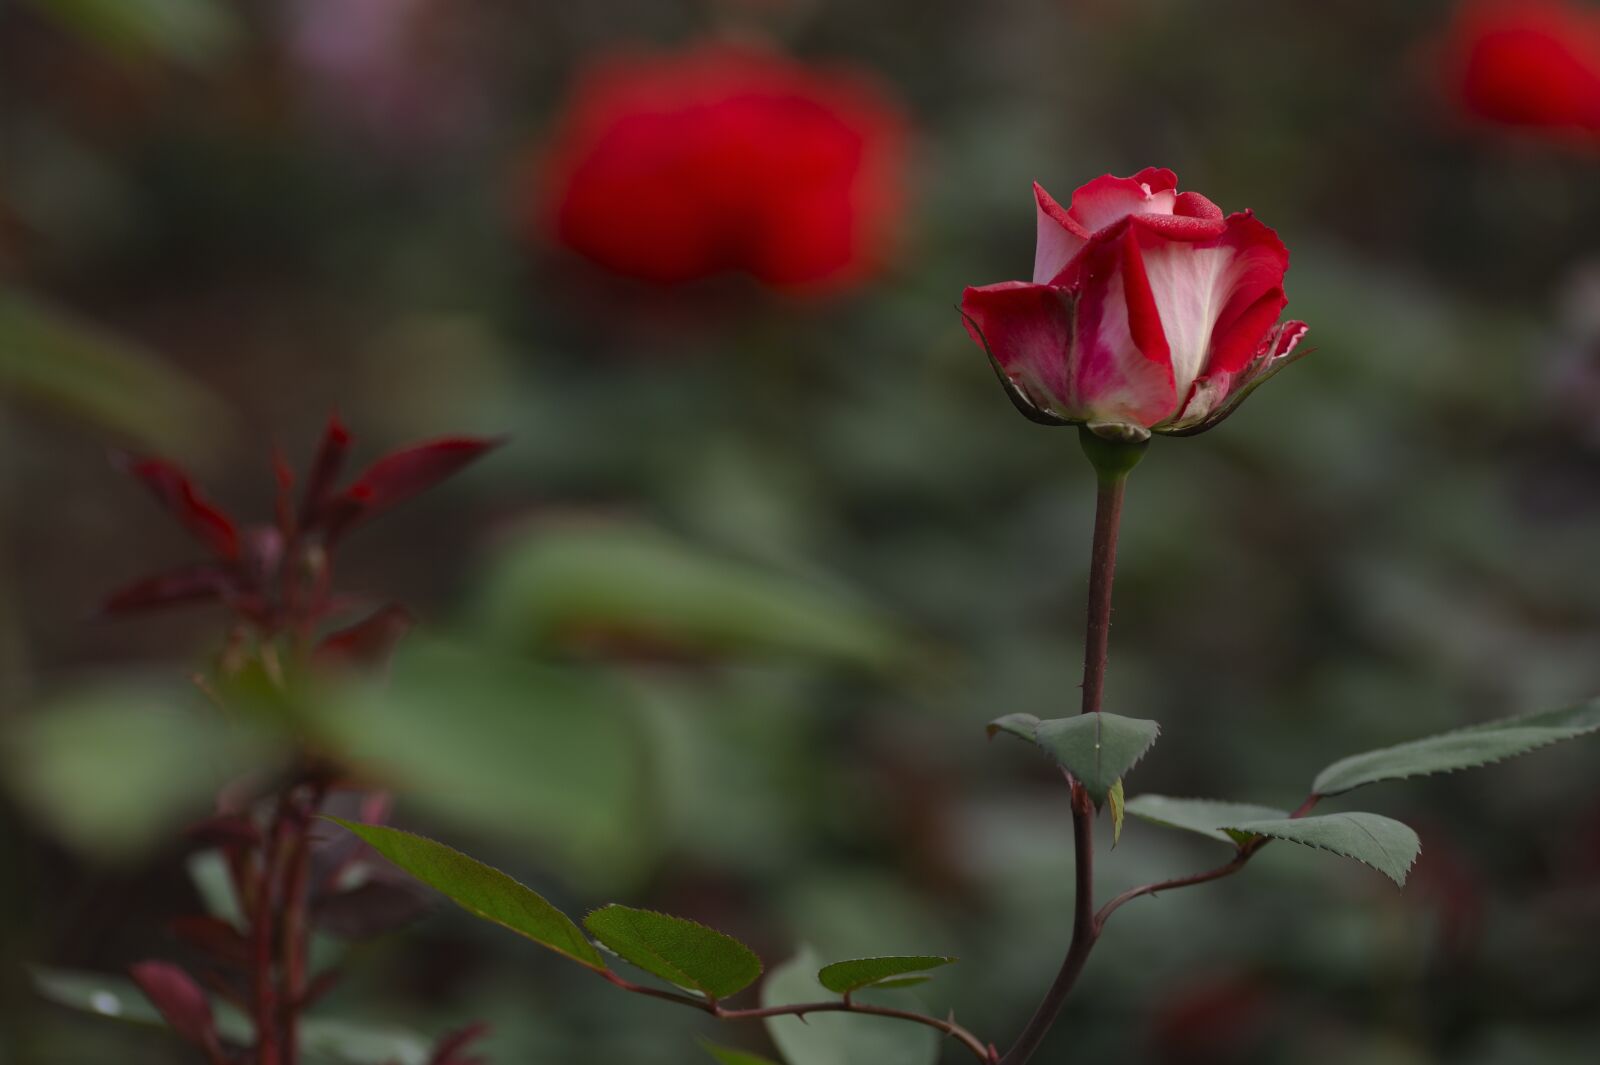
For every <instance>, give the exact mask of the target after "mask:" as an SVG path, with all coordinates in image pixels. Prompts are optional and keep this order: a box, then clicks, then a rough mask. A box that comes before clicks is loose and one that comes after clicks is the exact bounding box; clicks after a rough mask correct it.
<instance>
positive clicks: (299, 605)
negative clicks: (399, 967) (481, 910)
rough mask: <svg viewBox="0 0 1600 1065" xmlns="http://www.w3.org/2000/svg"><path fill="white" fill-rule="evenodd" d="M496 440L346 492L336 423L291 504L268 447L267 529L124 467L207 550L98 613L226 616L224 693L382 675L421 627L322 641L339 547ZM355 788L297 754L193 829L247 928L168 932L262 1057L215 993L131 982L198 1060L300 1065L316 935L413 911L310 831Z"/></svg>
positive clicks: (398, 457)
mask: <svg viewBox="0 0 1600 1065" xmlns="http://www.w3.org/2000/svg"><path fill="white" fill-rule="evenodd" d="M499 443H500V441H498V440H493V439H484V438H479V437H445V438H442V439H438V440H433V441H429V442H426V443H422V444H417V445H414V446H412V447H408V448H404V449H401V450H398V451H394V452H391V453H390V454H388V455H385V456H383V457H381V458H379V459H378V460H377V461H376V462H374V463H373V464H372V465H371V466H369V467H368V468H367V469H366V470H365V471H364V472H362V473H360V474H359V475H358V476H357V477H355V479H354V480H352V481H351V482H350V483H349V484H348V485H347V486H346V487H343V488H340V487H339V481H340V476H341V474H342V473H343V470H344V466H345V463H346V459H347V458H348V455H349V450H350V444H351V437H350V433H349V431H348V430H347V429H346V428H345V426H344V425H343V423H342V422H341V421H340V420H339V418H338V416H337V415H335V416H333V417H331V418H330V419H329V421H328V425H327V428H326V429H325V430H324V432H323V436H322V441H321V443H320V445H319V446H318V448H317V452H316V455H315V457H314V458H313V460H312V463H311V466H310V470H309V472H308V474H307V477H306V480H305V485H304V488H303V490H302V491H301V492H300V494H299V496H298V498H297V497H296V484H295V481H296V479H295V475H294V471H293V469H292V468H291V467H290V465H289V463H288V461H287V460H286V459H285V458H284V456H283V454H282V452H281V451H275V452H274V454H273V461H272V469H273V476H274V481H275V485H276V493H275V499H274V516H273V521H272V522H271V523H268V524H258V525H241V524H240V523H239V522H237V521H236V520H235V519H234V518H233V517H232V516H231V515H229V514H228V513H227V512H226V511H224V510H223V509H222V508H220V507H219V506H217V505H216V504H215V503H213V502H211V501H210V500H209V499H207V498H206V497H205V496H204V495H203V494H202V493H201V491H200V490H199V488H198V487H196V485H195V483H194V481H193V479H192V478H191V477H190V476H189V475H188V474H187V473H186V472H185V471H184V470H183V469H181V468H180V467H179V466H177V465H175V464H174V463H171V462H168V461H166V460H164V459H158V458H122V459H121V460H120V464H121V465H122V467H123V468H124V469H125V470H126V471H127V472H128V473H129V474H131V475H132V476H133V477H135V478H137V479H138V480H139V481H141V482H142V483H143V484H144V485H145V486H146V487H147V488H148V489H149V490H150V491H151V493H152V494H153V495H154V496H155V497H156V499H157V500H158V501H159V502H160V503H161V504H162V506H163V507H165V508H166V509H167V510H168V511H169V512H170V513H172V515H173V516H174V517H175V518H177V519H178V521H179V523H180V524H181V525H182V526H183V527H184V528H185V529H186V530H187V531H188V532H189V533H190V534H191V535H192V536H194V537H195V539H196V540H198V541H199V542H200V543H201V544H202V545H203V546H204V547H205V548H206V549H207V552H208V557H207V558H206V559H204V560H202V561H199V562H192V563H189V564H186V565H184V566H181V567H178V568H175V569H170V570H166V571H164V572H161V573H156V574H152V575H149V576H146V577H143V578H141V579H139V580H137V581H134V582H132V583H130V584H128V585H126V586H124V587H123V588H121V589H119V590H118V591H116V592H114V593H113V594H112V595H111V596H109V597H108V598H107V599H106V600H105V602H104V604H103V606H102V612H103V613H105V614H107V615H112V616H121V615H127V614H133V613H138V612H142V611H146V610H154V609H159V608H164V607H169V606H178V605H184V604H193V603H216V604H221V605H223V606H226V607H227V608H228V609H229V610H231V611H232V612H233V614H234V616H235V623H234V625H233V632H234V635H233V637H232V638H231V639H230V643H229V646H228V648H227V649H226V650H225V651H224V653H223V655H222V656H221V659H220V672H221V673H222V675H223V679H224V680H226V679H227V678H228V677H229V676H231V675H233V674H237V673H238V672H240V671H242V670H244V669H246V668H248V667H249V666H250V665H251V664H252V663H254V664H256V665H258V666H259V667H261V672H263V673H264V674H265V675H266V677H267V678H268V679H269V681H271V682H273V683H276V684H279V685H281V684H283V683H285V681H286V674H289V673H292V672H294V671H298V670H299V669H301V668H304V667H308V666H316V667H319V668H327V667H338V668H351V669H358V670H373V669H377V668H380V667H382V665H383V664H384V663H385V662H387V660H388V658H389V657H390V655H391V653H392V652H393V650H394V648H395V646H396V645H397V644H398V642H399V641H400V639H401V638H402V637H403V636H404V635H405V633H406V632H407V631H408V630H409V629H410V627H411V625H412V623H413V620H414V619H413V616H412V614H411V612H410V611H409V610H407V609H406V608H405V607H403V606H400V605H398V604H395V603H390V604H387V605H384V606H381V607H379V608H378V609H377V610H375V611H373V612H372V613H370V614H369V615H367V616H366V617H364V618H361V619H359V620H357V621H355V622H354V623H352V624H350V625H348V626H346V627H344V628H339V629H336V630H334V631H332V632H328V633H324V634H321V636H320V638H318V634H319V630H320V629H322V627H323V626H324V625H325V624H326V623H327V622H328V621H330V620H331V619H332V618H333V617H334V616H335V615H336V614H337V613H339V612H341V611H342V610H343V609H344V606H345V604H346V603H347V602H349V600H347V599H345V598H343V597H341V596H339V595H338V594H337V593H335V592H334V590H333V559H334V553H335V550H336V549H337V547H338V546H339V545H340V544H341V543H342V542H343V541H344V539H345V538H346V537H347V536H348V535H349V534H350V532H351V531H352V530H354V529H355V528H357V527H358V526H359V525H361V524H362V523H363V522H365V521H367V520H369V519H370V518H372V517H374V516H376V515H377V514H379V513H381V512H383V511H385V510H388V509H390V508H392V507H395V506H397V505H399V504H401V503H404V502H405V501H407V500H409V499H411V498H412V497H413V496H416V495H418V494H420V493H422V492H424V491H426V490H428V489H429V488H432V487H434V486H435V485H437V484H438V483H440V482H441V481H443V480H445V479H446V478H448V477H450V476H451V475H453V474H455V473H457V472H458V471H460V470H461V469H463V468H464V467H465V466H467V465H468V464H470V463H471V462H473V461H474V460H476V459H478V458H479V457H481V456H482V455H483V454H484V453H486V452H487V451H489V450H491V449H493V448H494V447H496V446H498V444H499ZM250 637H253V639H250ZM197 682H198V683H200V684H201V685H202V686H203V687H204V688H205V689H206V691H207V692H208V694H210V695H211V696H212V697H213V698H214V699H217V700H219V701H223V702H225V701H226V699H225V696H224V695H220V694H219V692H226V691H227V690H228V688H227V685H226V684H223V685H214V684H212V683H211V682H210V680H209V679H207V678H203V677H202V678H197ZM344 788H346V785H345V784H344V783H343V782H342V780H341V776H340V774H339V772H338V770H337V768H336V767H333V766H330V765H328V764H327V762H326V761H325V760H324V759H322V758H320V757H316V756H313V755H311V754H309V753H302V754H301V755H300V756H298V757H297V760H296V764H295V765H294V766H292V767H290V769H289V771H288V772H286V773H281V774H279V775H278V776H277V777H276V778H273V779H269V780H267V781H266V782H263V781H261V780H249V781H241V782H237V783H236V784H234V785H232V786H230V787H229V788H228V789H226V790H225V791H224V793H223V794H222V795H220V796H219V797H218V802H217V812H216V814H215V815H213V816H212V817H209V818H207V819H206V820H204V821H202V822H200V823H198V824H195V825H192V826H191V827H190V829H189V831H188V838H189V839H190V840H191V841H193V842H194V843H196V844H197V845H200V846H203V847H208V848H214V849H215V850H216V851H217V852H218V853H219V854H221V856H222V858H223V860H224V862H225V864H226V867H227V869H228V873H229V877H230V885H231V887H232V889H233V893H234V895H235V898H236V900H237V902H238V905H239V910H240V912H241V913H242V914H243V927H235V926H234V925H233V924H231V923H229V922H227V921H225V920H222V919H220V918H217V917H213V916H201V915H197V916H187V917H180V918H178V919H177V920H175V921H174V922H173V923H172V925H171V931H172V933H173V934H174V936H175V937H177V938H178V939H180V940H182V941H183V942H185V943H186V944H187V945H188V946H190V947H191V948H193V949H195V950H196V951H197V952H198V953H199V954H200V955H202V956H203V957H204V958H205V959H206V963H207V965H208V966H209V967H208V968H207V969H205V970H204V971H203V972H202V976H203V978H204V980H203V982H204V983H205V985H206V986H207V987H209V988H210V989H211V991H212V992H214V993H216V994H217V995H219V996H221V997H223V998H225V999H227V1000H229V1001H231V1002H233V1003H234V1004H236V1005H237V1006H239V1008H240V1009H242V1010H243V1011H244V1012H246V1013H247V1014H248V1015H249V1016H250V1017H251V1019H252V1021H253V1022H254V1026H255V1040H254V1044H253V1045H252V1046H250V1047H247V1048H230V1047H226V1046H224V1045H223V1043H222V1041H221V1039H220V1037H219V1035H218V1033H217V1029H216V1024H215V1019H214V1017H213V1014H212V1011H211V1004H210V999H209V997H208V996H207V994H206V991H205V990H203V989H202V987H201V982H198V981H196V980H195V979H194V978H193V977H191V976H190V975H189V974H188V973H186V972H185V971H184V970H183V969H181V968H180V967H178V966H176V965H173V964H170V963H168V962H161V961H146V962H140V963H139V964H137V965H135V966H133V968H132V970H131V972H132V975H133V978H134V980H135V982H137V983H138V985H139V987H140V989H141V990H142V991H143V992H144V994H145V995H146V997H147V998H149V999H150V1001H151V1003H152V1004H153V1005H155V1007H156V1008H157V1010H158V1011H160V1013H161V1014H162V1016H163V1018H165V1019H166V1021H167V1023H168V1025H169V1026H170V1027H171V1028H172V1029H173V1030H174V1031H175V1032H176V1033H177V1034H178V1035H179V1036H181V1037H182V1038H184V1039H185V1040H187V1041H188V1042H190V1043H192V1044H194V1045H195V1046H196V1047H198V1048H199V1049H201V1050H202V1051H203V1052H204V1054H205V1056H206V1061H207V1062H208V1065H298V1063H299V1028H300V1017H301V1014H302V1013H304V1012H305V1010H306V1009H307V1008H308V1007H310V1006H311V1005H312V1004H313V1003H315V1002H316V1001H317V1000H318V999H319V998H321V997H322V996H323V995H324V994H326V993H327V991H328V990H329V989H331V988H332V987H333V986H334V984H335V983H336V982H337V980H338V978H339V973H338V972H337V970H332V969H330V970H326V971H323V972H320V973H313V972H311V969H310V962H309V954H308V949H307V948H308V946H309V941H310V935H311V931H312V928H313V926H314V925H319V924H322V925H325V926H326V927H327V928H328V929H329V930H330V931H333V932H335V933H336V934H341V935H347V936H360V935H370V934H372V933H374V932H376V931H380V930H382V929H383V928H384V927H393V926H394V925H396V924H399V923H403V922H404V921H406V920H409V919H410V918H411V917H414V916H415V915H416V914H417V913H419V912H420V907H419V905H418V899H417V897H416V893H415V890H414V889H413V888H412V887H411V886H410V885H409V884H408V883H403V882H399V881H397V880H395V879H393V878H389V879H385V878H384V876H383V874H382V872H381V871H378V872H375V874H374V875H373V876H371V877H369V878H368V879H367V880H365V881H364V882H362V883H360V884H359V885H356V886H352V885H351V884H350V881H349V878H348V875H347V874H348V873H349V872H350V871H351V868H352V866H353V865H354V864H355V863H356V862H358V861H360V859H361V857H362V856H361V854H360V853H359V852H357V853H351V852H350V851H349V849H348V848H347V847H346V845H345V841H344V840H343V839H338V840H334V839H329V838H325V837H324V836H322V835H321V834H319V833H317V832H316V831H314V826H315V825H316V824H317V821H316V817H317V814H318V813H319V811H320V810H321V809H322V807H323V804H324V803H325V802H326V801H327V800H328V798H329V795H330V793H332V792H334V791H338V790H341V789H344ZM361 807H362V810H361V813H362V819H363V820H366V821H381V820H382V819H383V817H384V814H385V813H386V812H387V807H388V802H387V797H386V796H382V795H377V796H368V797H366V798H363V799H362V800H361ZM323 914H326V915H327V919H326V921H324V920H323ZM482 1034H483V1028H482V1026H473V1027H471V1028H467V1029H463V1030H462V1031H459V1032H455V1033H452V1034H450V1035H447V1036H446V1037H445V1038H444V1039H443V1040H442V1041H441V1042H440V1043H439V1044H438V1046H437V1048H436V1049H435V1050H434V1052H433V1056H432V1059H431V1062H432V1065H480V1063H481V1062H482V1061H483V1059H482V1058H479V1057H472V1056H467V1054H466V1051H467V1048H468V1046H469V1044H471V1043H472V1042H474V1041H475V1040H476V1039H477V1038H478V1037H479V1036H481V1035H482Z"/></svg>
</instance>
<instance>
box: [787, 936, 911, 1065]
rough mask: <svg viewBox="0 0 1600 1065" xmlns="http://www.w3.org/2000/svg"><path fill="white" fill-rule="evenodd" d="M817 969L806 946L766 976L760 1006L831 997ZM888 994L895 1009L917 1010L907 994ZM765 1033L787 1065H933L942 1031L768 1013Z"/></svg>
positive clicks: (864, 1019) (847, 1017)
mask: <svg viewBox="0 0 1600 1065" xmlns="http://www.w3.org/2000/svg"><path fill="white" fill-rule="evenodd" d="M816 972H817V958H816V955H815V954H814V953H813V952H812V951H811V949H810V948H809V947H802V948H801V949H800V952H799V953H798V954H797V955H796V956H795V957H794V958H793V959H791V960H790V961H787V962H785V963H784V964H782V965H780V966H778V967H777V968H776V969H774V970H773V971H772V975H770V976H768V977H767V980H766V982H765V983H764V984H763V985H762V987H761V1004H762V1005H763V1006H784V1005H790V1004H793V1003H796V1002H822V1001H828V1000H829V999H830V998H831V997H832V996H831V995H830V994H829V992H828V991H827V989H826V988H824V987H823V986H822V985H821V984H820V983H818V982H817V977H816ZM886 997H888V998H889V999H890V1001H891V1002H892V1004H893V1005H895V1006H897V1007H900V1008H907V1009H918V1008H919V1007H918V1004H917V1002H916V999H914V998H913V997H911V995H910V993H909V992H905V991H892V992H887V993H886ZM767 1032H768V1033H769V1034H770V1035H771V1036H772V1041H773V1042H774V1043H775V1044H777V1047H778V1050H779V1052H780V1053H782V1054H783V1058H784V1060H785V1061H786V1062H788V1063H789V1065H933V1062H934V1061H935V1060H937V1058H938V1056H939V1033H938V1032H936V1031H934V1030H933V1029H932V1028H926V1027H923V1026H922V1025H920V1024H919V1025H909V1024H896V1023H894V1022H893V1021H885V1020H884V1019H883V1018H882V1017H871V1016H865V1015H862V1014H851V1013H813V1014H811V1015H810V1016H808V1017H806V1018H805V1020H801V1019H800V1018H798V1017H769V1018H767Z"/></svg>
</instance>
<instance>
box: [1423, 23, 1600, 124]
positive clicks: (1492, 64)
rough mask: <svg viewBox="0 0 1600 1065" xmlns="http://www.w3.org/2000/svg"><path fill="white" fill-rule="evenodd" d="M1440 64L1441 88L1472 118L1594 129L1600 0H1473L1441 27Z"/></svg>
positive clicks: (1599, 93)
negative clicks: (1597, 2) (1591, 0)
mask: <svg viewBox="0 0 1600 1065" xmlns="http://www.w3.org/2000/svg"><path fill="white" fill-rule="evenodd" d="M1444 69H1445V77H1446V79H1447V82H1446V89H1447V91H1448V92H1449V93H1450V94H1451V96H1452V98H1453V99H1455V100H1456V102H1457V103H1458V104H1459V105H1460V106H1461V107H1462V108H1463V109H1464V110H1465V111H1467V112H1468V113H1469V114H1471V115H1473V116H1475V117H1477V118H1480V119H1486V120H1488V121H1491V122H1498V123H1502V124H1504V125H1509V126H1521V127H1526V128H1531V129H1538V130H1543V131H1548V132H1567V133H1589V134H1600V7H1596V6H1592V5H1588V4H1581V3H1573V2H1571V0H1473V2H1471V3H1467V4H1463V5H1462V6H1461V7H1460V8H1459V9H1458V10H1457V12H1456V16H1455V19H1454V22H1453V23H1452V25H1451V27H1450V29H1449V30H1448V31H1447V33H1446V40H1445V68H1444Z"/></svg>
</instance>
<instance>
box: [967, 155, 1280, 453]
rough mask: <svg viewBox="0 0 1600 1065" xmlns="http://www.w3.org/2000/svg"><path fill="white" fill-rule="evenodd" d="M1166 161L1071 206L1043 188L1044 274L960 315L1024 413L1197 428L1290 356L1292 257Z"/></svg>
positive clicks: (1132, 427)
mask: <svg viewBox="0 0 1600 1065" xmlns="http://www.w3.org/2000/svg"><path fill="white" fill-rule="evenodd" d="M1177 184H1178V182H1177V178H1176V176H1175V175H1174V174H1173V173H1172V171H1170V170H1162V169H1156V168H1154V167H1151V168H1147V169H1145V170H1142V171H1140V172H1139V173H1137V174H1135V175H1134V176H1133V177H1128V178H1119V177H1113V176H1111V175H1109V174H1107V175H1105V176H1104V177H1099V178H1096V179H1095V180H1093V181H1091V182H1089V183H1088V184H1087V185H1084V186H1083V187H1082V188H1080V189H1078V190H1077V191H1076V192H1074V193H1073V194H1072V200H1071V203H1070V205H1069V206H1067V207H1062V206H1061V204H1059V203H1057V202H1056V201H1055V200H1054V199H1052V198H1051V196H1050V194H1049V193H1047V192H1045V190H1044V189H1043V188H1041V187H1040V186H1038V185H1035V186H1034V196H1035V199H1036V201H1037V204H1038V226H1039V234H1038V245H1037V248H1036V250H1035V253H1034V266H1033V281H1032V282H1026V281H1007V282H1003V283H1001V284H998V285H986V286H984V287H982V288H969V289H967V290H966V292H965V293H964V294H963V296H962V300H961V313H962V317H963V318H964V319H965V320H966V324H967V331H968V332H969V333H971V334H972V337H973V339H974V340H976V341H977V342H978V343H979V344H980V345H982V346H983V347H984V349H985V350H986V351H987V352H988V353H989V357H990V359H991V360H992V361H993V362H994V364H995V368H996V370H997V371H998V372H999V374H1000V376H1001V378H1002V380H1003V381H1004V382H1005V384H1006V387H1007V391H1008V392H1009V393H1010V394H1011V397H1012V399H1013V400H1014V401H1015V402H1016V403H1017V406H1018V407H1019V409H1021V410H1022V411H1023V413H1025V414H1027V415H1028V416H1029V417H1030V418H1033V419H1034V420H1036V421H1043V422H1047V423H1050V424H1057V425H1065V424H1081V425H1088V426H1089V427H1090V428H1091V429H1093V430H1095V431H1096V432H1098V433H1099V434H1101V435H1103V436H1108V437H1112V438H1121V439H1135V440H1137V439H1144V438H1147V437H1148V436H1149V434H1150V433H1152V432H1155V433H1168V434H1178V435H1184V434H1189V433H1196V432H1200V431H1202V430H1204V429H1208V428H1210V427H1211V426H1212V425H1215V424H1216V423H1217V422H1218V421H1220V420H1222V418H1224V417H1226V416H1227V415H1228V414H1229V413H1231V412H1232V411H1233V409H1234V408H1235V407H1236V406H1237V405H1238V404H1239V402H1240V401H1242V400H1243V399H1244V397H1245V395H1246V394H1247V393H1248V392H1249V391H1250V390H1252V389H1253V388H1254V387H1255V386H1256V385H1258V384H1260V383H1261V382H1262V381H1263V380H1265V379H1266V377H1268V376H1269V375H1271V374H1273V373H1275V372H1276V371H1277V370H1279V369H1281V368H1282V367H1283V366H1284V365H1286V364H1287V363H1288V362H1289V361H1290V360H1291V359H1292V358H1293V357H1294V355H1295V351H1296V346H1297V345H1298V344H1299V342H1300V340H1301V338H1302V337H1304V336H1305V333H1306V325H1305V323H1304V322H1296V321H1288V322H1280V321H1279V315H1280V314H1281V313H1282V311H1283V308H1284V305H1285V304H1286V303H1287V302H1288V299H1287V297H1286V296H1285V295H1284V289H1283V277H1284V273H1285V271H1287V270H1288V268H1289V253H1288V251H1287V250H1286V249H1285V248H1284V246H1283V242H1282V241H1280V240H1279V239H1278V236H1277V234H1276V233H1274V232H1273V231H1272V230H1271V229H1269V228H1267V227H1266V226H1265V225H1263V224H1262V223H1261V222H1259V221H1258V220H1257V219H1256V218H1255V216H1254V215H1252V214H1251V213H1250V212H1249V211H1244V212H1241V213H1237V214H1232V215H1227V216H1224V215H1223V213H1222V210H1221V209H1220V208H1219V207H1217V205H1216V204H1214V203H1212V202H1211V201H1210V200H1208V199H1206V198H1205V197H1204V196H1201V195H1200V194H1199V193H1196V192H1179V191H1178V188H1177Z"/></svg>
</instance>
